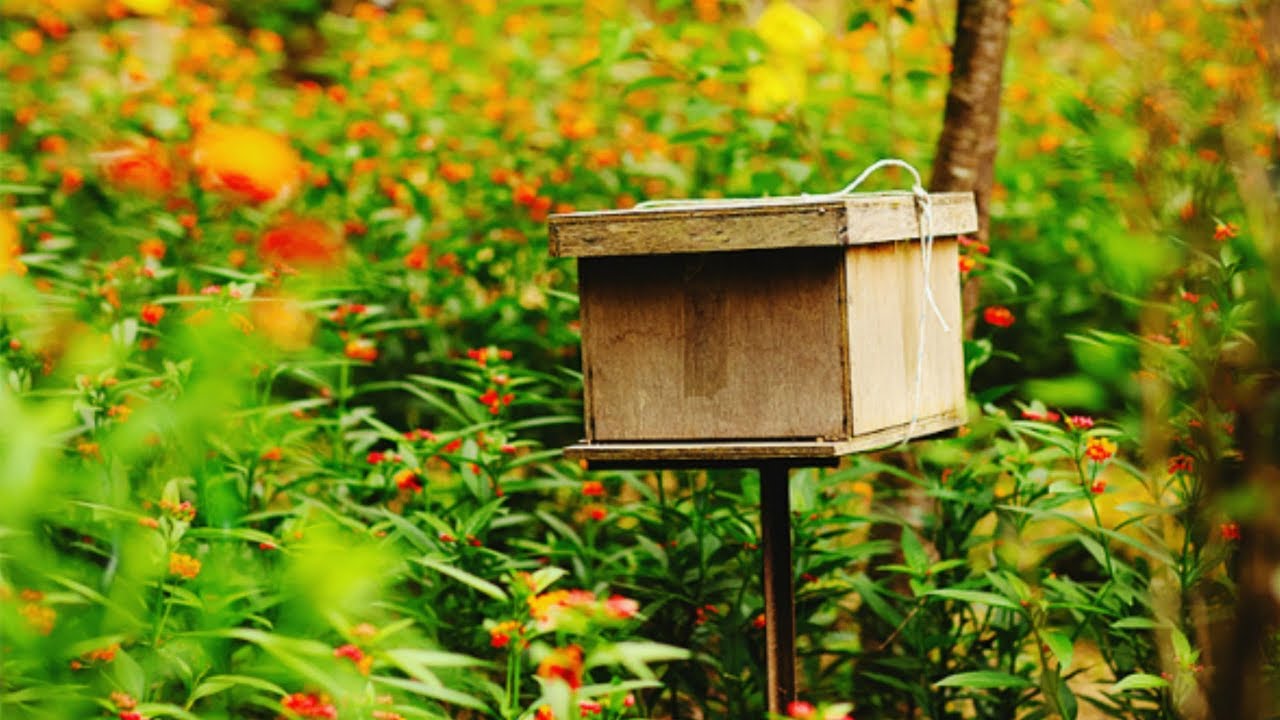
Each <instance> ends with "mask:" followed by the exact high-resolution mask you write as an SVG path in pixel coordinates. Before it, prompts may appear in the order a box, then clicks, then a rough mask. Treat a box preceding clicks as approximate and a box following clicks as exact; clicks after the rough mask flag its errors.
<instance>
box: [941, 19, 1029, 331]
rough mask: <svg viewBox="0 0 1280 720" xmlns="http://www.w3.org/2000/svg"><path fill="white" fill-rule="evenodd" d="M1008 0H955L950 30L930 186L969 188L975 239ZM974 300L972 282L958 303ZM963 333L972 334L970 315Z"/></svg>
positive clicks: (982, 232) (987, 201)
mask: <svg viewBox="0 0 1280 720" xmlns="http://www.w3.org/2000/svg"><path fill="white" fill-rule="evenodd" d="M1009 26H1010V0H956V33H955V41H954V43H953V44H952V46H951V89H950V90H949V91H948V92H947V108H946V113H945V115H944V116H943V125H942V134H941V135H940V136H939V137H938V151H937V154H936V155H935V157H934V160H933V178H932V179H931V180H930V182H929V187H930V189H931V190H934V191H946V190H953V191H965V190H968V191H971V192H973V194H974V196H975V198H976V199H977V202H978V239H979V240H981V241H982V242H986V241H987V238H988V236H989V233H990V217H991V188H992V185H993V184H994V182H995V165H996V148H997V147H998V143H997V139H998V130H999V126H1000V87H1001V82H1002V78H1003V76H1004V56H1005V50H1006V48H1007V47H1008V45H1009ZM977 300H978V283H977V282H976V281H973V280H970V281H969V282H967V283H966V284H965V288H964V304H965V306H966V307H967V308H972V307H974V306H975V305H976V304H977ZM967 318H968V319H967V320H966V321H965V336H966V337H968V336H972V335H973V318H974V316H972V315H968V316H967Z"/></svg>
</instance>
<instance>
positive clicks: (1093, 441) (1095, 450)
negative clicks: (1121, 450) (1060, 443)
mask: <svg viewBox="0 0 1280 720" xmlns="http://www.w3.org/2000/svg"><path fill="white" fill-rule="evenodd" d="M1084 454H1085V457H1087V458H1089V459H1090V460H1092V461H1094V462H1099V463H1100V462H1103V461H1105V460H1107V459H1108V458H1110V457H1111V456H1112V455H1115V454H1116V444H1115V443H1113V442H1111V441H1110V440H1108V439H1106V438H1104V437H1091V438H1089V441H1088V442H1087V443H1086V444H1085V448H1084Z"/></svg>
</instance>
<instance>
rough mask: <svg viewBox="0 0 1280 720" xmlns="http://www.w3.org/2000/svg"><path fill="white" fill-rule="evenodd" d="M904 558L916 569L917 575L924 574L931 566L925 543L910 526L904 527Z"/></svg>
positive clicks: (902, 541)
mask: <svg viewBox="0 0 1280 720" xmlns="http://www.w3.org/2000/svg"><path fill="white" fill-rule="evenodd" d="M901 543H902V558H903V559H904V560H906V561H907V565H908V566H910V567H911V569H912V570H914V571H915V573H916V574H917V575H923V574H924V571H925V570H926V569H928V567H929V556H928V555H927V554H925V551H924V545H923V544H921V542H920V536H919V535H916V533H915V531H914V530H912V529H911V528H909V527H906V526H903V528H902V540H901Z"/></svg>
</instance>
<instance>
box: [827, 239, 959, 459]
mask: <svg viewBox="0 0 1280 720" xmlns="http://www.w3.org/2000/svg"><path fill="white" fill-rule="evenodd" d="M922 252H923V251H922V249H921V247H920V243H919V242H914V241H906V242H896V243H880V244H877V245H872V246H869V247H863V248H858V249H856V250H850V251H849V252H848V253H846V255H845V273H846V278H845V286H846V289H847V293H848V300H847V305H848V324H849V329H848V337H849V343H848V345H847V351H848V353H849V373H850V376H851V380H852V382H851V386H852V395H853V398H852V406H853V410H852V414H853V418H852V420H853V422H852V425H853V435H855V436H862V435H865V434H867V433H871V432H874V431H876V430H880V429H882V428H886V427H892V426H895V425H904V424H907V423H910V420H911V415H912V413H913V412H914V413H916V414H917V417H919V418H928V417H933V416H937V415H939V414H944V413H948V412H956V411H958V412H959V414H958V416H957V417H958V418H959V421H960V422H963V410H964V403H965V391H964V351H963V344H962V343H961V341H960V333H961V326H960V322H961V314H960V294H959V292H958V290H959V287H960V279H959V272H960V271H959V267H958V250H957V244H956V243H955V242H954V241H953V240H950V239H947V240H940V241H936V242H935V243H934V246H933V255H932V262H931V263H930V286H931V287H932V289H933V296H934V299H935V301H936V302H937V303H938V308H939V309H940V310H941V311H942V315H943V317H944V318H945V320H946V322H947V325H948V326H949V327H950V332H949V333H948V332H946V331H944V329H943V328H942V326H941V325H940V323H939V322H938V319H937V318H936V317H934V314H933V311H932V309H931V308H929V307H928V306H927V300H926V298H925V296H924V275H923V268H922V263H921V257H922ZM921 310H924V312H925V313H926V317H925V323H924V332H925V353H924V363H925V368H924V372H923V374H922V376H921V384H920V391H919V398H918V399H917V397H916V386H915V385H916V383H915V381H916V364H917V358H918V355H919V338H920V334H919V333H920V312H921Z"/></svg>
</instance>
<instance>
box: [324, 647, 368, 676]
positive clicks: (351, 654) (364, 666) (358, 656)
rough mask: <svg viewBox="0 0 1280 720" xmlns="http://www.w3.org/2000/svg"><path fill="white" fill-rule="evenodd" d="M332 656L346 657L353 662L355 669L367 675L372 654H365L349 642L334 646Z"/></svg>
mask: <svg viewBox="0 0 1280 720" xmlns="http://www.w3.org/2000/svg"><path fill="white" fill-rule="evenodd" d="M333 656H334V657H337V658H346V659H348V660H350V661H351V662H353V663H355V666H356V669H357V670H359V671H360V674H361V675H368V674H369V670H370V669H371V668H372V667H373V656H372V655H366V654H365V652H364V651H363V650H361V649H360V648H358V647H356V646H355V645H352V644H351V643H347V644H346V645H343V646H341V647H336V648H334V649H333Z"/></svg>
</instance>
